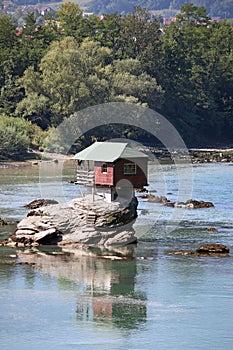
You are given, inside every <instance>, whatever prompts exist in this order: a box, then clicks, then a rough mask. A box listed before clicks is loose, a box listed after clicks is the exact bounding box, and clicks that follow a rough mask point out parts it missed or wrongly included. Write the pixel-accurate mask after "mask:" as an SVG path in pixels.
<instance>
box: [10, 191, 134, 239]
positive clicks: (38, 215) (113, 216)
mask: <svg viewBox="0 0 233 350" xmlns="http://www.w3.org/2000/svg"><path fill="white" fill-rule="evenodd" d="M137 205H138V201H137V199H136V198H135V197H134V198H133V199H132V200H131V201H130V203H129V202H127V201H126V200H124V201H123V200H122V201H118V202H112V203H107V202H105V201H104V200H103V198H102V197H100V196H95V198H94V201H93V200H92V196H86V197H82V198H77V199H74V200H72V201H71V202H68V203H63V204H53V205H45V206H42V207H41V206H40V207H39V208H37V209H33V210H32V211H31V212H29V213H28V216H27V217H26V218H24V219H23V220H21V221H20V222H19V223H18V224H17V227H16V231H15V232H14V234H13V235H11V236H10V237H9V239H8V243H9V245H16V246H17V245H18V243H20V244H24V245H25V246H30V245H38V244H61V245H63V246H64V245H69V244H73V243H78V244H84V245H88V246H113V245H119V246H121V245H127V244H130V243H135V242H136V237H135V232H134V229H133V227H132V225H133V223H134V221H135V219H136V217H137Z"/></svg>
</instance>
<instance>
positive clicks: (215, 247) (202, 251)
mask: <svg viewBox="0 0 233 350" xmlns="http://www.w3.org/2000/svg"><path fill="white" fill-rule="evenodd" d="M229 253H230V249H229V248H228V247H227V246H226V245H224V244H220V243H206V244H202V245H201V246H200V247H198V248H197V249H196V250H195V251H189V250H179V251H175V252H169V254H170V255H184V256H185V255H195V256H203V257H208V256H219V257H228V256H229Z"/></svg>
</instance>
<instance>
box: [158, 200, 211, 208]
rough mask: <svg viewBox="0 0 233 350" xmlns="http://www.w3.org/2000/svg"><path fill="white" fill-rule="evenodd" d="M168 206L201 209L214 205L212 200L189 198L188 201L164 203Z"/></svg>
mask: <svg viewBox="0 0 233 350" xmlns="http://www.w3.org/2000/svg"><path fill="white" fill-rule="evenodd" d="M164 205H165V206H167V207H172V208H187V209H200V208H211V207H214V204H213V203H212V202H205V201H197V200H195V199H189V200H187V201H186V202H173V203H171V202H167V203H165V204H164Z"/></svg>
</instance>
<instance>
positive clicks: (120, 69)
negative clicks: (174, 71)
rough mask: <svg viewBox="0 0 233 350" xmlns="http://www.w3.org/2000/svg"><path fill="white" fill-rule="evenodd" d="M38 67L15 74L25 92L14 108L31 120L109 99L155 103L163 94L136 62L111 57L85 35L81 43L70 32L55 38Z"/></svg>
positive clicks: (53, 119) (55, 117)
mask: <svg viewBox="0 0 233 350" xmlns="http://www.w3.org/2000/svg"><path fill="white" fill-rule="evenodd" d="M39 68H40V71H39V72H36V71H35V70H34V69H33V68H32V67H30V68H28V69H27V70H26V71H25V74H24V76H23V77H22V78H21V79H20V84H21V86H22V87H23V88H24V89H25V93H26V97H25V99H23V100H22V101H21V102H20V103H19V104H18V106H17V113H18V114H19V115H23V116H24V117H26V118H29V119H33V120H35V118H41V117H42V116H43V118H47V120H48V124H50V123H52V124H53V125H58V124H59V123H60V122H61V121H62V120H63V119H64V118H66V117H68V116H70V115H71V114H73V113H74V112H75V111H79V110H81V109H84V108H86V107H89V106H93V105H97V104H101V103H105V102H109V101H119V100H120V101H127V102H130V101H131V102H134V103H140V104H141V103H144V104H147V105H150V106H152V105H153V106H154V105H155V104H157V105H159V103H160V102H161V101H160V100H161V96H162V94H163V93H162V89H161V88H160V87H159V86H158V85H157V83H156V81H155V79H154V78H152V77H150V76H149V75H148V74H146V73H145V72H143V69H142V66H141V63H140V62H139V61H137V60H125V61H124V60H123V61H113V58H112V51H111V50H110V49H109V48H107V47H102V46H101V45H100V43H98V42H93V41H90V40H88V39H86V40H84V42H83V43H82V44H81V45H79V44H78V43H77V42H76V41H75V39H74V38H72V37H67V38H65V39H64V40H62V41H61V42H54V43H53V44H52V45H51V49H50V50H49V52H48V53H47V54H46V55H45V56H44V57H43V59H42V60H41V63H40V66H39Z"/></svg>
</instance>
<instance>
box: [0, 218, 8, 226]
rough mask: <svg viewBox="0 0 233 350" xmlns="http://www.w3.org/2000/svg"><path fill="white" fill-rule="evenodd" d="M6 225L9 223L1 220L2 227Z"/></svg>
mask: <svg viewBox="0 0 233 350" xmlns="http://www.w3.org/2000/svg"><path fill="white" fill-rule="evenodd" d="M5 225H7V222H6V221H5V220H3V219H1V218H0V226H5Z"/></svg>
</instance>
